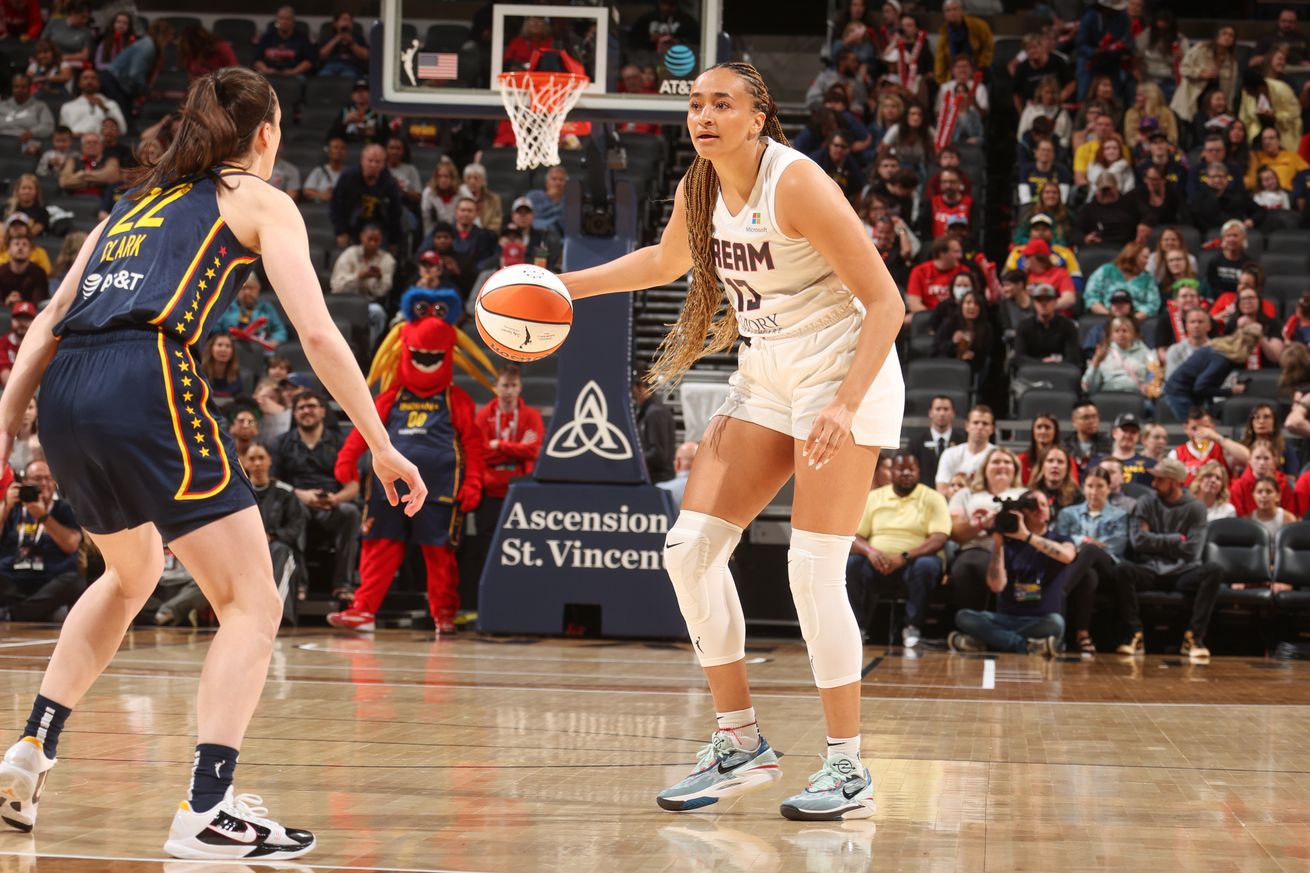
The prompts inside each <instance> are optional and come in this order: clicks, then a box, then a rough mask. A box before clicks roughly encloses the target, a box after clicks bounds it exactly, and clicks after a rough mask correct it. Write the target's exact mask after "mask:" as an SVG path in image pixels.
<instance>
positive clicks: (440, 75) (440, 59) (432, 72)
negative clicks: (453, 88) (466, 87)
mask: <svg viewBox="0 0 1310 873" xmlns="http://www.w3.org/2000/svg"><path fill="white" fill-rule="evenodd" d="M458 66H459V55H458V54H456V53H455V52H419V53H418V77H419V78H420V79H454V78H456V77H458V75H459V72H458Z"/></svg>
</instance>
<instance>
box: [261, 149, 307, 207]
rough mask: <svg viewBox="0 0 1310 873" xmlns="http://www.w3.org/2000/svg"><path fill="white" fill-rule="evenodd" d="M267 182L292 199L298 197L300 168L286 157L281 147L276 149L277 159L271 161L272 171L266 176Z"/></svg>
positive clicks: (297, 198)
mask: <svg viewBox="0 0 1310 873" xmlns="http://www.w3.org/2000/svg"><path fill="white" fill-rule="evenodd" d="M268 184H270V185H272V186H273V187H274V188H276V189H278V190H279V191H281V192H282V193H284V194H286V195H287V196H288V197H290V198H291V199H292V200H299V199H300V170H298V169H296V165H295V164H293V163H291V162H290V161H288V160H287V159H286V156H285V155H284V154H283V152H282V149H278V154H277V160H276V161H274V162H273V172H272V174H271V175H270V176H269V177H268Z"/></svg>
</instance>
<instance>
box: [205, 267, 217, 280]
mask: <svg viewBox="0 0 1310 873" xmlns="http://www.w3.org/2000/svg"><path fill="white" fill-rule="evenodd" d="M217 275H218V274H217V273H215V272H214V271H213V270H212V269H211V270H205V278H206V279H212V278H214V277H215V276H217Z"/></svg>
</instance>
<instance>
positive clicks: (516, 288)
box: [473, 264, 573, 361]
mask: <svg viewBox="0 0 1310 873" xmlns="http://www.w3.org/2000/svg"><path fill="white" fill-rule="evenodd" d="M473 317H474V320H475V321H476V322H477V325H478V333H480V334H481V335H482V339H483V340H484V341H485V342H486V343H487V345H488V346H489V347H490V348H491V350H492V351H493V352H495V353H496V354H498V355H500V356H501V357H502V358H506V359H508V360H511V361H538V360H541V359H542V358H544V357H546V356H547V355H549V354H550V353H551V352H553V351H555V350H556V349H558V348H559V347H560V345H561V344H562V343H563V342H564V339H565V337H567V336H568V335H569V328H570V327H571V326H572V324H573V300H572V298H570V297H569V291H568V289H567V288H565V287H564V283H563V282H561V281H560V280H559V277H558V276H556V275H555V274H554V273H552V272H551V271H550V270H547V269H545V268H543V267H537V266H534V265H532V264H515V265H513V266H511V267H505V268H504V269H503V270H497V271H496V272H495V273H494V274H492V276H491V278H489V279H488V280H487V282H486V284H485V285H483V286H482V291H481V292H480V293H479V294H478V300H477V304H476V305H475V307H474V310H473Z"/></svg>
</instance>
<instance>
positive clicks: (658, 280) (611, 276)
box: [560, 182, 691, 300]
mask: <svg viewBox="0 0 1310 873" xmlns="http://www.w3.org/2000/svg"><path fill="white" fill-rule="evenodd" d="M690 269H691V249H690V248H689V247H688V246H687V198H686V196H685V195H684V194H683V191H682V183H681V182H679V183H678V190H677V193H675V194H674V195H673V215H672V216H671V217H670V218H669V223H668V224H667V225H666V226H665V228H664V235H663V236H661V237H660V241H659V242H658V243H656V244H655V245H653V246H646V247H644V248H640V249H637V250H636V251H635V252H630V253H629V254H626V255H624V256H623V257H621V258H616V259H615V260H613V261H610V262H609V263H608V264H601V265H600V266H599V267H592V268H591V269H589V270H579V271H578V272H576V273H564V274H563V275H561V276H560V279H562V280H563V282H564V285H565V286H566V287H567V288H568V289H569V295H570V296H571V297H572V298H573V299H574V300H581V299H583V298H584V297H595V296H596V295H597V294H616V293H618V292H621V291H642V290H645V289H646V288H655V287H658V286H660V285H667V284H668V283H670V282H672V281H674V280H675V279H678V278H679V277H681V276H682V275H684V274H685V273H686V272H687V271H688V270H690Z"/></svg>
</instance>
